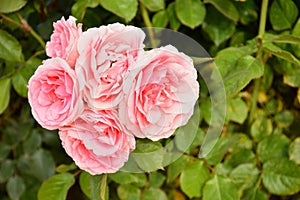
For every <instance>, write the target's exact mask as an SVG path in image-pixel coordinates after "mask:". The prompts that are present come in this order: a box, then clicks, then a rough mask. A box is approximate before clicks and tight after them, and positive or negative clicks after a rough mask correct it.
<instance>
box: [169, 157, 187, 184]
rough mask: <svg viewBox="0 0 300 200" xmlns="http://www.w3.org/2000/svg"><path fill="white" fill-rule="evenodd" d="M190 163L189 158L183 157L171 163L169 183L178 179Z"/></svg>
mask: <svg viewBox="0 0 300 200" xmlns="http://www.w3.org/2000/svg"><path fill="white" fill-rule="evenodd" d="M189 161H190V157H189V156H187V155H182V156H181V157H180V158H179V159H178V160H176V161H175V162H173V163H171V164H170V165H169V166H168V171H167V182H168V183H171V182H172V181H174V180H175V179H176V178H177V176H178V175H179V174H180V173H181V172H182V171H183V169H184V168H185V166H186V165H187V164H188V163H189Z"/></svg>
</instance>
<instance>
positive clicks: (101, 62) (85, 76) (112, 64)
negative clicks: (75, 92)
mask: <svg viewBox="0 0 300 200" xmlns="http://www.w3.org/2000/svg"><path fill="white" fill-rule="evenodd" d="M144 38H145V34H144V32H143V31H142V30H141V29H139V28H136V27H133V26H124V25H123V24H119V23H115V24H110V25H108V26H101V27H99V28H90V29H88V30H87V31H86V32H84V33H83V34H82V36H81V37H80V39H79V41H78V52H79V57H78V60H77V63H76V67H75V69H76V72H77V74H78V78H79V80H80V87H81V89H82V90H83V94H84V99H85V101H86V102H87V103H88V104H89V106H90V107H92V108H97V109H109V108H113V107H115V106H116V105H118V103H119V102H120V101H121V99H122V86H123V79H124V76H125V74H126V73H127V71H128V70H129V69H130V67H131V66H132V65H131V64H132V63H133V62H134V61H135V60H136V57H137V56H138V54H139V53H140V52H141V50H142V49H143V47H144V45H143V40H144Z"/></svg>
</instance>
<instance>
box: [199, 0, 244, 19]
mask: <svg viewBox="0 0 300 200" xmlns="http://www.w3.org/2000/svg"><path fill="white" fill-rule="evenodd" d="M204 3H210V4H212V5H213V6H214V7H215V8H216V9H217V10H218V11H220V12H221V13H222V14H223V15H224V16H226V17H227V18H228V19H231V20H233V21H234V22H237V21H238V19H239V13H238V10H237V9H236V8H235V6H234V4H233V3H232V1H230V0H204Z"/></svg>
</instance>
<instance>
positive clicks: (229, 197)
mask: <svg viewBox="0 0 300 200" xmlns="http://www.w3.org/2000/svg"><path fill="white" fill-rule="evenodd" d="M212 199H214V200H238V199H239V197H238V191H237V189H236V188H235V186H234V184H233V183H232V182H231V181H230V179H228V178H224V177H222V176H219V175H215V176H214V177H213V178H212V179H210V180H209V181H207V182H206V184H205V185H204V188H203V200H212Z"/></svg>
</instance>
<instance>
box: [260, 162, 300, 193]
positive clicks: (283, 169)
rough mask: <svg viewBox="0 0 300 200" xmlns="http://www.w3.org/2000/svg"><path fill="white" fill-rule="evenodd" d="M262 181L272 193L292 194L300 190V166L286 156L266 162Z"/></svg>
mask: <svg viewBox="0 0 300 200" xmlns="http://www.w3.org/2000/svg"><path fill="white" fill-rule="evenodd" d="M262 172H263V173H262V181H263V185H264V186H265V188H267V189H268V191H269V192H270V193H271V194H276V195H292V194H295V193H297V192H299V191H300V168H299V166H298V165H297V164H296V163H294V162H293V161H290V160H288V159H286V158H276V159H272V160H269V161H268V162H266V163H264V165H263V171H262Z"/></svg>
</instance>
